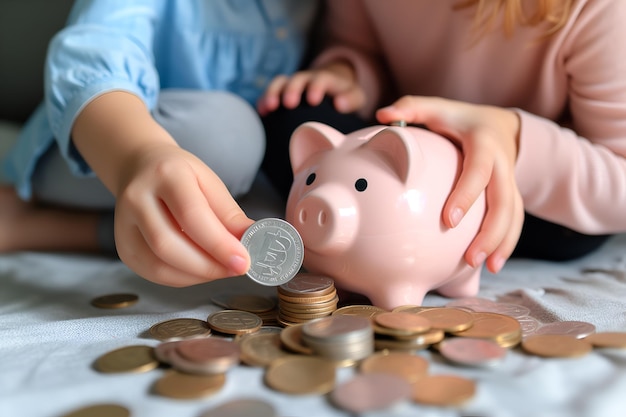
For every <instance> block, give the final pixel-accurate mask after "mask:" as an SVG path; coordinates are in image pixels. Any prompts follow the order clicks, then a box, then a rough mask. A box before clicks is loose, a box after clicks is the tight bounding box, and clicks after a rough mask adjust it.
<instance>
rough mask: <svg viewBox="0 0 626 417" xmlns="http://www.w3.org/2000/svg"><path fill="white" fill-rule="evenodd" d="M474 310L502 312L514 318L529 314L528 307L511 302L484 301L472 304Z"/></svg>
mask: <svg viewBox="0 0 626 417" xmlns="http://www.w3.org/2000/svg"><path fill="white" fill-rule="evenodd" d="M473 310H474V311H480V312H491V313H499V314H504V315H505V316H510V317H514V318H516V319H517V318H520V317H524V316H527V315H529V314H530V309H529V308H528V307H526V306H523V305H519V304H513V303H500V302H494V303H485V304H484V305H475V306H473Z"/></svg>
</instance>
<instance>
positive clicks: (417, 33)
mask: <svg viewBox="0 0 626 417" xmlns="http://www.w3.org/2000/svg"><path fill="white" fill-rule="evenodd" d="M327 3H328V8H329V9H328V34H329V36H330V38H331V39H332V41H333V42H334V46H331V47H329V48H327V49H326V50H325V51H323V52H322V54H321V55H320V56H319V57H318V59H317V61H316V63H317V64H321V63H323V62H327V61H329V60H333V59H335V58H338V57H340V58H342V59H348V60H349V61H351V62H352V63H353V65H354V66H355V67H356V68H357V74H358V77H359V79H360V82H361V83H362V85H363V86H364V88H365V89H366V91H367V94H368V95H367V97H368V99H369V100H370V102H369V103H368V108H367V109H366V112H367V114H368V115H369V116H372V115H373V111H374V110H375V109H376V108H378V107H379V106H381V105H383V104H388V103H389V99H396V98H399V97H400V96H402V95H407V94H411V95H424V96H441V97H447V98H451V99H456V100H462V101H467V102H473V103H482V104H490V105H497V106H501V107H506V108H512V109H515V110H516V111H517V112H518V114H519V115H520V118H521V132H520V148H519V155H518V159H517V166H516V178H517V182H518V186H519V189H520V192H521V194H522V197H523V199H524V205H525V209H526V211H528V212H529V213H531V214H533V215H535V216H538V217H541V218H544V219H546V220H550V221H552V222H555V223H559V224H562V225H565V226H568V227H570V228H572V229H574V230H578V231H580V232H583V233H588V234H599V233H618V232H625V231H626V159H625V158H624V157H625V156H626V49H625V45H626V1H623V0H579V1H578V2H576V5H575V6H574V10H573V13H572V15H571V17H570V19H569V21H568V22H567V24H566V26H565V27H564V28H563V29H562V30H561V31H559V32H558V33H557V34H556V35H553V36H552V37H550V38H548V39H547V40H544V41H537V37H538V36H540V35H541V34H542V31H541V28H542V27H517V28H516V30H515V32H514V35H513V36H512V37H510V38H506V37H505V36H504V35H503V32H502V31H501V28H500V27H497V28H496V29H495V30H494V31H493V32H490V33H489V34H488V35H486V36H485V37H483V38H481V39H480V41H479V42H478V43H474V44H472V40H473V38H472V36H471V34H472V33H473V32H472V23H473V13H474V9H473V8H470V9H462V10H453V9H452V5H453V4H455V3H457V0H384V1H381V0H341V1H338V0H334V1H328V2H327ZM543 28H544V29H545V27H543ZM385 68H386V70H385ZM568 114H569V116H567V115H568ZM560 124H561V125H564V124H567V125H568V126H571V129H568V128H565V127H561V126H560Z"/></svg>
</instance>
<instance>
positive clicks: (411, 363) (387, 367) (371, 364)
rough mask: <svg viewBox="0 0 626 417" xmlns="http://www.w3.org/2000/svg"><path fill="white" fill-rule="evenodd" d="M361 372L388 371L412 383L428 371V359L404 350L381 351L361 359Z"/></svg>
mask: <svg viewBox="0 0 626 417" xmlns="http://www.w3.org/2000/svg"><path fill="white" fill-rule="evenodd" d="M359 370H360V371H361V372H363V373H389V374H393V375H396V376H399V377H400V378H402V379H404V380H405V381H407V382H409V383H411V384H412V383H413V382H415V381H417V380H418V379H420V378H422V377H423V376H424V375H426V373H427V372H428V361H427V360H426V359H424V358H422V357H421V356H417V355H414V354H411V353H406V352H390V351H382V352H377V353H374V354H373V355H371V356H369V357H367V358H365V359H363V360H362V361H361V363H360V364H359Z"/></svg>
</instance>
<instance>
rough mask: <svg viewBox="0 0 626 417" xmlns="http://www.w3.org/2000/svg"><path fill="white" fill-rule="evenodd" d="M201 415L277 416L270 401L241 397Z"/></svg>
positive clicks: (228, 416) (215, 416) (214, 416)
mask: <svg viewBox="0 0 626 417" xmlns="http://www.w3.org/2000/svg"><path fill="white" fill-rule="evenodd" d="M200 417H277V414H276V409H275V408H274V406H272V405H271V404H270V403H268V402H266V401H263V400H259V399H256V398H240V399H236V400H231V401H228V402H225V403H223V404H221V405H219V406H217V407H215V408H213V409H211V410H209V411H207V412H205V413H204V414H202V415H201V416H200Z"/></svg>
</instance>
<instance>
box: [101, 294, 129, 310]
mask: <svg viewBox="0 0 626 417" xmlns="http://www.w3.org/2000/svg"><path fill="white" fill-rule="evenodd" d="M138 300H139V297H138V296H137V295H136V294H125V293H119V294H107V295H101V296H99V297H96V298H94V299H93V300H91V305H92V306H94V307H98V308H108V309H113V308H124V307H130V306H132V305H133V304H135V303H136V302H137V301H138Z"/></svg>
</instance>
